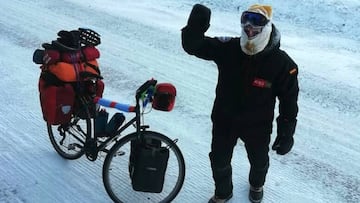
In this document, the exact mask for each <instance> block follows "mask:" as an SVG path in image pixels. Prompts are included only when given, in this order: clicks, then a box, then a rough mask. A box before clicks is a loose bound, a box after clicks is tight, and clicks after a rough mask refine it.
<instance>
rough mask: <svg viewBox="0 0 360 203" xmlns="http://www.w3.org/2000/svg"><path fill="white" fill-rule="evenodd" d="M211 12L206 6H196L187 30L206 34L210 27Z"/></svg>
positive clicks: (192, 11)
mask: <svg viewBox="0 0 360 203" xmlns="http://www.w3.org/2000/svg"><path fill="white" fill-rule="evenodd" d="M210 16H211V10H210V9H209V8H207V7H206V6H204V5H201V4H195V5H194V6H193V8H192V10H191V13H190V16H189V19H188V22H187V26H186V27H185V28H188V29H191V30H193V31H197V32H201V33H205V32H206V31H207V29H208V28H209V26H210Z"/></svg>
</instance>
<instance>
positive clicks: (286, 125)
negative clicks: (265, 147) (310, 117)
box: [272, 117, 296, 155]
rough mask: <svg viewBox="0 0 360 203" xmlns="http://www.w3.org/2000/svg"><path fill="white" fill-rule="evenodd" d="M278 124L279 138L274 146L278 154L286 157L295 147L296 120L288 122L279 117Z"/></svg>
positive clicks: (277, 137)
mask: <svg viewBox="0 0 360 203" xmlns="http://www.w3.org/2000/svg"><path fill="white" fill-rule="evenodd" d="M276 122H277V136H276V139H275V141H274V144H273V146H272V150H275V151H276V153H277V154H280V155H284V154H286V153H288V152H289V151H290V150H291V148H292V146H293V145H294V133H295V127H296V119H294V120H291V121H289V120H286V119H284V118H281V117H278V118H277V119H276Z"/></svg>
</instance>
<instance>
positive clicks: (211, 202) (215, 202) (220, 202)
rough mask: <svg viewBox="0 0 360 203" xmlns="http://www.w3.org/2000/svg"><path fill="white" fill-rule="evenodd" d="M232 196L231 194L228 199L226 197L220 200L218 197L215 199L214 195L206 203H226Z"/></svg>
mask: <svg viewBox="0 0 360 203" xmlns="http://www.w3.org/2000/svg"><path fill="white" fill-rule="evenodd" d="M232 196H233V194H232V193H231V194H230V195H229V196H228V197H226V198H225V199H221V198H219V197H217V196H216V195H214V196H213V197H211V199H210V200H209V202H208V203H225V202H227V201H228V200H229V199H231V198H232Z"/></svg>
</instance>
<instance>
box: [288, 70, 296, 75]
mask: <svg viewBox="0 0 360 203" xmlns="http://www.w3.org/2000/svg"><path fill="white" fill-rule="evenodd" d="M296 72H297V69H296V68H293V69H291V70H290V71H289V73H290V75H292V74H295V73H296Z"/></svg>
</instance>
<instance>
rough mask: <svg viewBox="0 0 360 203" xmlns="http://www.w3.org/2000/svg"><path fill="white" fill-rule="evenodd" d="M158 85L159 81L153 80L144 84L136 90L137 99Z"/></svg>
mask: <svg viewBox="0 0 360 203" xmlns="http://www.w3.org/2000/svg"><path fill="white" fill-rule="evenodd" d="M156 83H157V80H154V79H151V80H148V81H146V82H145V83H144V84H142V85H141V86H140V87H139V88H138V89H137V90H136V99H139V98H140V97H141V95H142V93H144V92H145V91H146V90H148V89H149V88H150V87H151V86H155V85H156Z"/></svg>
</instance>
